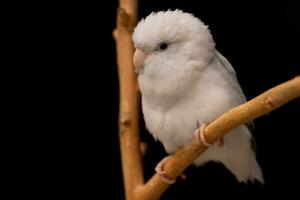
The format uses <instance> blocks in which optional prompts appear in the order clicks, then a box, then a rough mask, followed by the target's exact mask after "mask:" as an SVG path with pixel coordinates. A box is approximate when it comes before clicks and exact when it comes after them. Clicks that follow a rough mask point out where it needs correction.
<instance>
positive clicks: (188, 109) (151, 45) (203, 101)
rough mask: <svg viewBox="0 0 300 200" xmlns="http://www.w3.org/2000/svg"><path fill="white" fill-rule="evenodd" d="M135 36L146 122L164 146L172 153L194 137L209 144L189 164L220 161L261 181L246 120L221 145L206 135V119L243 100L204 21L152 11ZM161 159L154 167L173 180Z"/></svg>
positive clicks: (247, 177) (246, 178)
mask: <svg viewBox="0 0 300 200" xmlns="http://www.w3.org/2000/svg"><path fill="white" fill-rule="evenodd" d="M133 42H134V46H135V53H134V58H133V62H134V67H135V71H136V72H137V73H138V84H139V88H140V91H141V94H142V111H143V114H144V119H145V123H146V127H147V129H148V130H149V132H150V133H151V134H152V135H153V137H154V138H155V139H157V140H159V141H160V142H161V143H162V144H163V146H164V148H165V150H166V151H167V152H168V153H169V154H172V153H174V152H176V150H178V149H179V148H180V147H183V146H184V145H188V144H189V143H190V142H191V141H192V140H193V139H194V138H195V137H197V138H198V139H200V140H201V141H202V142H203V143H204V145H206V146H211V147H210V148H208V149H207V150H206V151H205V152H204V153H203V154H202V155H200V156H199V157H198V158H197V159H196V160H195V161H194V163H193V164H195V165H196V166H201V165H203V164H205V163H207V162H209V161H214V162H220V163H222V164H224V166H225V167H226V168H227V169H228V170H230V171H231V172H232V173H233V174H234V175H235V177H236V178H237V180H238V181H239V182H248V181H254V180H257V181H259V182H261V183H264V179H263V175H262V170H261V168H260V166H259V164H258V163H257V160H256V156H255V151H254V148H253V137H252V135H251V132H250V130H249V128H248V126H247V125H241V126H239V127H237V128H235V129H234V130H232V131H231V132H230V133H228V134H227V135H226V136H225V137H224V138H223V139H222V140H221V141H219V145H218V143H216V144H209V143H208V142H207V141H206V139H205V135H204V129H205V125H206V124H207V123H209V122H212V121H213V120H215V119H216V118H218V117H219V116H220V115H222V114H223V113H225V112H226V111H228V110H229V109H230V108H232V107H235V106H238V105H240V104H242V103H244V102H245V101H246V99H245V96H244V94H243V92H242V90H241V87H240V85H239V82H238V80H237V78H236V73H235V70H234V69H233V68H232V66H231V64H230V63H229V62H228V61H227V60H226V58H225V57H223V56H222V55H221V54H220V53H219V52H218V51H217V50H216V48H215V43H214V40H213V37H212V35H211V33H210V31H209V29H208V26H206V25H205V24H204V23H203V22H202V21H201V20H199V19H198V18H196V17H194V16H193V15H192V14H190V13H185V12H183V11H181V10H174V11H171V10H168V11H160V12H153V13H151V14H150V15H149V16H147V17H146V18H145V19H142V20H141V21H140V22H139V23H138V25H137V26H136V27H135V29H134V33H133ZM197 124H198V125H197ZM222 143H224V145H223V146H222V147H220V145H222ZM165 161H166V159H163V160H162V161H161V162H160V163H159V164H158V166H157V168H156V171H157V172H158V173H159V174H160V175H161V177H162V178H163V179H164V180H165V181H168V182H169V183H173V182H174V180H171V179H170V178H169V177H168V176H167V175H166V174H165V173H164V171H163V169H162V167H163V164H164V162H165Z"/></svg>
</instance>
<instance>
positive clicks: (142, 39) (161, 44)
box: [133, 10, 214, 75]
mask: <svg viewBox="0 0 300 200" xmlns="http://www.w3.org/2000/svg"><path fill="white" fill-rule="evenodd" d="M133 42H134V46H135V53H134V59H133V60H134V66H135V70H136V72H141V71H147V72H145V73H148V74H151V75H155V73H162V74H165V73H168V70H176V68H177V70H182V69H183V68H185V67H190V68H191V67H194V68H197V67H198V68H199V67H201V66H205V65H206V64H207V62H209V60H210V59H211V57H212V56H213V53H212V52H213V51H214V42H213V39H212V36H211V34H210V31H209V30H208V27H207V26H206V25H204V24H203V23H202V22H201V21H200V20H199V19H198V18H196V17H194V16H193V15H192V14H190V13H185V12H183V11H181V10H174V11H171V10H168V11H160V12H153V13H151V14H150V15H149V16H147V17H146V18H145V19H142V20H141V21H140V22H139V23H138V25H137V26H136V28H135V29H134V33H133ZM193 62H194V63H197V64H193ZM201 63H202V65H201ZM147 68H148V69H147ZM180 68H181V69H180ZM143 73H144V72H143Z"/></svg>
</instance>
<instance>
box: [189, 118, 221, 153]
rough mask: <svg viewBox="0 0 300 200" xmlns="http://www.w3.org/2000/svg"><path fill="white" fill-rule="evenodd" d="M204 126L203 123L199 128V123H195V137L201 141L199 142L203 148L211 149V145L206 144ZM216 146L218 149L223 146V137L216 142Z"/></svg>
mask: <svg viewBox="0 0 300 200" xmlns="http://www.w3.org/2000/svg"><path fill="white" fill-rule="evenodd" d="M206 126H207V124H206V123H203V124H201V126H200V128H199V122H198V121H197V129H196V130H195V135H196V138H198V139H200V140H201V142H202V144H204V146H206V147H211V146H212V145H213V144H210V143H209V142H207V140H206V137H205V128H206ZM218 146H219V147H222V146H224V138H223V137H222V138H221V139H220V140H219V141H218Z"/></svg>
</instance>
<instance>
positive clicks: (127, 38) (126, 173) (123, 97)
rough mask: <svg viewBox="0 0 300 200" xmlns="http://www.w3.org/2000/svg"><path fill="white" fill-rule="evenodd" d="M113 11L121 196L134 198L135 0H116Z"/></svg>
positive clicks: (138, 165)
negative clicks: (122, 194)
mask: <svg viewBox="0 0 300 200" xmlns="http://www.w3.org/2000/svg"><path fill="white" fill-rule="evenodd" d="M119 3H120V4H119V8H118V10H117V27H116V29H115V30H114V32H113V36H114V38H115V40H116V50H117V64H118V73H119V82H120V109H119V139H120V149H121V158H122V170H123V177H124V186H125V196H126V199H127V200H132V199H134V197H133V190H134V188H135V187H136V186H137V185H141V184H143V182H144V178H143V169H142V159H141V158H142V156H141V155H142V154H141V151H140V139H139V116H138V113H139V98H140V97H139V92H138V87H137V77H136V74H135V73H134V68H133V61H132V58H133V50H134V48H133V43H132V32H133V28H134V27H135V25H136V22H137V0H120V2H119Z"/></svg>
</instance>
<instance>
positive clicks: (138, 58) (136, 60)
mask: <svg viewBox="0 0 300 200" xmlns="http://www.w3.org/2000/svg"><path fill="white" fill-rule="evenodd" d="M146 58H147V53H146V52H144V51H143V50H141V49H138V48H136V49H135V52H134V55H133V65H134V68H135V72H136V73H139V72H140V70H141V69H142V68H143V66H144V61H145V59H146Z"/></svg>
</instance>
